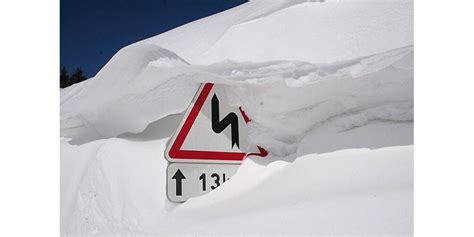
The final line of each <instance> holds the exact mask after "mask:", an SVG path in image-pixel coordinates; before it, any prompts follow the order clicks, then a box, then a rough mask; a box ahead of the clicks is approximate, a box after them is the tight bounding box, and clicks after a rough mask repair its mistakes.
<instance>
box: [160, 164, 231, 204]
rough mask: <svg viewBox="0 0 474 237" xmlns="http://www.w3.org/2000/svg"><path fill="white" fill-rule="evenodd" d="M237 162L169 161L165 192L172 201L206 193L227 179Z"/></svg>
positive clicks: (180, 200) (181, 200)
mask: <svg viewBox="0 0 474 237" xmlns="http://www.w3.org/2000/svg"><path fill="white" fill-rule="evenodd" d="M239 166H240V165H239V164H198V163H170V164H169V165H168V169H167V170H166V172H167V174H166V186H167V187H166V189H167V190H166V193H167V196H168V199H169V200H170V201H172V202H184V201H186V200H188V199H189V198H192V197H197V196H201V195H203V194H205V193H208V192H210V191H212V190H214V189H216V188H217V187H219V186H220V185H222V184H223V183H224V182H226V181H227V180H229V179H230V178H231V177H232V176H233V175H234V174H235V172H237V169H238V168H239Z"/></svg>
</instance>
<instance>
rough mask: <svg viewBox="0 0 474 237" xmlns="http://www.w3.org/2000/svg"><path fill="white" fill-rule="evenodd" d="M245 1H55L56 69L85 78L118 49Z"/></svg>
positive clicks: (93, 73) (93, 72)
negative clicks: (78, 69) (79, 73)
mask: <svg viewBox="0 0 474 237" xmlns="http://www.w3.org/2000/svg"><path fill="white" fill-rule="evenodd" d="M244 2H246V1H245V0H95V1H94V0H61V2H60V4H61V5H60V9H61V12H60V37H61V39H60V63H61V65H60V66H61V67H62V66H65V67H66V68H67V69H68V71H69V72H72V71H73V70H74V68H76V67H82V69H83V70H84V72H85V74H86V76H87V77H92V76H94V75H95V74H96V73H97V72H98V71H99V70H100V68H101V67H102V66H103V65H104V64H105V63H107V61H108V60H109V59H110V58H111V57H112V56H113V55H114V54H115V53H116V52H117V51H118V50H119V49H120V48H122V47H124V46H126V45H128V44H131V43H133V42H136V41H139V40H142V39H146V38H148V37H151V36H154V35H157V34H160V33H162V32H165V31H168V30H170V29H173V28H175V27H177V26H180V25H183V24H186V23H188V22H191V21H194V20H197V19H199V18H202V17H205V16H209V15H212V14H215V13H217V12H221V11H223V10H226V9H229V8H232V7H234V6H237V5H240V4H242V3H244Z"/></svg>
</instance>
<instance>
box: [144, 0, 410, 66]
mask: <svg viewBox="0 0 474 237" xmlns="http://www.w3.org/2000/svg"><path fill="white" fill-rule="evenodd" d="M412 24H413V6H412V2H411V1H403V2H402V1H329V2H320V1H304V0H293V1H288V0H286V1H285V0H276V1H271V0H259V1H250V2H248V3H245V4H242V5H241V6H239V7H236V8H233V9H230V10H228V11H225V12H222V13H220V14H217V15H213V16H210V17H207V18H204V19H201V20H198V21H196V22H193V23H191V24H188V25H186V26H183V27H179V28H177V29H174V30H171V31H169V32H166V33H164V34H161V35H158V36H155V37H152V38H150V39H147V40H145V42H147V43H152V44H156V45H160V46H161V47H164V48H166V49H169V50H171V51H173V52H175V53H177V54H178V55H180V56H181V57H183V58H184V59H186V60H187V61H189V62H191V63H193V64H210V63H216V62H220V61H222V60H234V61H252V62H263V61H270V60H297V61H305V62H312V63H332V62H337V61H342V60H348V59H353V58H357V57H361V56H368V55H372V54H376V53H381V52H384V51H387V50H391V49H395V48H399V47H403V46H407V45H410V44H413V29H412ZM387 39H389V40H387ZM140 43H144V42H140Z"/></svg>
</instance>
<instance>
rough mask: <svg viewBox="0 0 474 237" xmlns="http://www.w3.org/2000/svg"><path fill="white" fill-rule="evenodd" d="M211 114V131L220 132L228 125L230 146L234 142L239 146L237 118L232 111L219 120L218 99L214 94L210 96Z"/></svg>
mask: <svg viewBox="0 0 474 237" xmlns="http://www.w3.org/2000/svg"><path fill="white" fill-rule="evenodd" d="M211 116H212V119H211V120H212V131H214V132H215V133H221V132H222V131H224V129H225V128H227V127H228V126H229V125H230V129H231V130H230V133H231V139H232V147H234V144H235V145H237V148H239V118H238V117H237V115H236V114H235V113H234V112H232V113H229V114H228V115H227V116H225V117H224V118H223V119H222V120H219V99H218V98H217V96H216V94H214V96H213V97H212V104H211Z"/></svg>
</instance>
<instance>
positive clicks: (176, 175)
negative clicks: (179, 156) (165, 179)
mask: <svg viewBox="0 0 474 237" xmlns="http://www.w3.org/2000/svg"><path fill="white" fill-rule="evenodd" d="M171 178H172V179H176V196H181V195H183V185H182V184H183V183H182V181H183V179H186V177H184V175H183V173H182V172H181V170H179V169H178V170H177V171H176V173H174V175H173V177H171Z"/></svg>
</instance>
